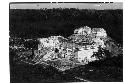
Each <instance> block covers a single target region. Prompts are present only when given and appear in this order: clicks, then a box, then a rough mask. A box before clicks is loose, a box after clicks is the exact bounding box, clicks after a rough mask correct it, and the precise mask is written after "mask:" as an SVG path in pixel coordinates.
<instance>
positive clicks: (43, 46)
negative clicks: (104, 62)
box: [32, 26, 107, 71]
mask: <svg viewBox="0 0 125 83" xmlns="http://www.w3.org/2000/svg"><path fill="white" fill-rule="evenodd" d="M106 38H107V34H106V31H105V30H104V29H103V28H90V27H88V26H84V27H80V28H78V29H75V30H74V34H72V35H71V36H69V37H68V38H64V37H62V36H50V37H48V38H39V39H38V40H39V42H40V43H39V44H38V50H35V51H34V54H35V57H34V58H33V59H32V61H33V62H35V64H43V63H45V64H48V65H51V66H53V67H55V68H57V69H58V70H60V71H65V70H68V69H70V68H74V67H76V66H79V65H85V64H88V63H89V62H92V61H95V60H99V57H98V56H94V54H96V53H98V51H99V48H102V49H106V48H107V45H105V40H106ZM69 39H70V40H69ZM100 55H102V57H104V58H105V55H104V54H100ZM102 59H103V58H102Z"/></svg>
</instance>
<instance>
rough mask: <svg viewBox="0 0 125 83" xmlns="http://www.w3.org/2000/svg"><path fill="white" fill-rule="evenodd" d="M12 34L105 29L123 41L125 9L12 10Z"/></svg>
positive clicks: (31, 35)
mask: <svg viewBox="0 0 125 83" xmlns="http://www.w3.org/2000/svg"><path fill="white" fill-rule="evenodd" d="M9 15H10V16H9V18H10V21H9V22H10V28H9V30H10V35H13V36H16V37H21V38H38V37H48V36H51V35H62V36H64V37H67V36H69V35H71V34H73V30H74V29H75V28H79V27H81V26H89V27H92V28H104V29H105V30H106V31H107V34H108V36H110V37H111V38H113V39H115V40H116V41H117V42H119V43H122V40H123V39H122V37H123V11H122V10H120V9H117V10H92V9H89V10H87V9H75V8H72V9H61V8H58V9H39V10H37V9H36V10H35V9H10V11H9Z"/></svg>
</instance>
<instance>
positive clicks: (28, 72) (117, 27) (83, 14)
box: [9, 8, 123, 83]
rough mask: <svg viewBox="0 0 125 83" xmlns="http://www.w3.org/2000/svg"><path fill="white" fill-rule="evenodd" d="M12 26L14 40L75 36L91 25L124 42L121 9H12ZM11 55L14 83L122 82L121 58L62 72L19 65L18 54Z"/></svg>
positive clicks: (12, 79) (49, 67)
mask: <svg viewBox="0 0 125 83" xmlns="http://www.w3.org/2000/svg"><path fill="white" fill-rule="evenodd" d="M9 23H10V24H9V30H10V33H9V35H10V36H11V37H17V38H26V39H27V38H38V37H49V36H52V35H61V36H64V37H68V36H70V35H71V34H73V31H74V29H75V28H79V27H81V26H89V27H91V28H104V29H105V30H106V31H107V34H108V36H110V37H111V38H112V39H114V40H115V41H116V42H118V43H120V44H122V43H123V10H120V9H117V10H92V9H90V10H87V9H86V10H85V9H81V10H79V9H75V8H72V9H61V8H59V9H40V10H33V9H10V11H9ZM24 45H25V44H24ZM28 45H29V44H28ZM29 46H31V45H29ZM9 55H10V79H11V83H45V82H47V83H48V81H51V82H54V83H55V82H73V81H74V82H75V81H80V80H79V79H76V78H75V77H80V78H83V79H85V80H89V81H93V82H94V81H98V82H102V81H103V82H106V81H109V82H114V81H118V82H121V81H123V57H122V55H120V56H117V57H113V58H108V59H106V60H102V61H101V60H100V61H95V62H91V63H89V64H88V65H86V66H80V67H77V68H74V69H71V70H67V71H65V72H59V71H58V70H57V69H55V68H53V67H51V66H47V67H46V68H45V67H44V66H42V65H35V66H32V65H29V64H17V63H15V62H14V60H13V58H14V56H15V55H16V53H15V51H13V50H11V49H10V54H9ZM107 56H108V55H107ZM90 70H92V71H90ZM82 81H84V80H82Z"/></svg>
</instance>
